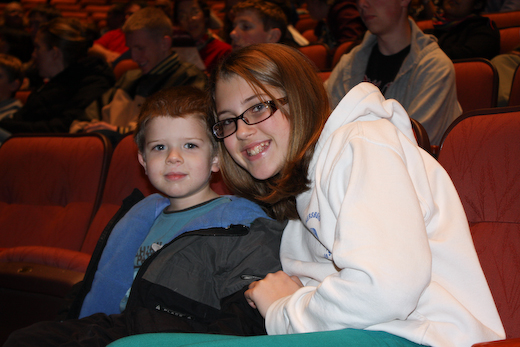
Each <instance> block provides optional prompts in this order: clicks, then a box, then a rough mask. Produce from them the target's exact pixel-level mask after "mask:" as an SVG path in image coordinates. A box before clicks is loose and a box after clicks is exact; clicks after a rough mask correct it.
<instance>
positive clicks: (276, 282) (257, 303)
mask: <svg viewBox="0 0 520 347" xmlns="http://www.w3.org/2000/svg"><path fill="white" fill-rule="evenodd" d="M301 287H303V284H302V282H300V279H299V278H298V277H296V276H291V277H289V275H287V274H286V273H285V272H283V271H278V272H276V273H270V274H268V275H267V276H265V278H264V279H263V280H260V281H256V282H253V283H251V284H250V285H249V289H248V290H247V291H246V292H245V293H244V295H245V297H246V299H247V301H248V302H249V305H251V307H253V308H256V309H258V311H259V312H260V314H261V315H262V317H264V318H265V315H266V313H267V309H268V308H269V306H271V304H272V303H273V302H275V301H276V300H278V299H280V298H283V297H286V296H289V295H291V294H293V293H294V292H295V291H297V290H298V289H300V288H301Z"/></svg>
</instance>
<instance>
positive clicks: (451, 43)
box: [427, 0, 500, 59]
mask: <svg viewBox="0 0 520 347" xmlns="http://www.w3.org/2000/svg"><path fill="white" fill-rule="evenodd" d="M485 4H486V0H458V1H444V2H443V5H442V11H439V12H437V14H436V15H435V17H434V18H433V27H434V29H433V31H432V33H433V35H435V37H437V39H438V40H439V41H438V43H439V46H440V47H441V49H442V50H443V51H444V53H446V55H447V56H448V57H449V58H450V59H467V58H478V57H480V58H486V59H491V58H493V57H494V56H496V55H497V54H499V53H500V31H499V30H498V28H497V26H496V24H495V23H494V22H493V21H492V20H491V19H489V18H488V17H483V16H481V15H480V13H481V12H482V10H483V9H484V6H485ZM427 32H429V31H427Z"/></svg>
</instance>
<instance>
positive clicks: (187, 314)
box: [69, 190, 285, 335]
mask: <svg viewBox="0 0 520 347" xmlns="http://www.w3.org/2000/svg"><path fill="white" fill-rule="evenodd" d="M141 198H142V194H141V193H140V192H139V191H137V190H136V191H134V193H133V194H132V195H131V196H130V197H128V198H127V199H125V201H124V203H123V206H122V208H121V210H120V211H119V212H118V213H117V214H116V216H114V218H113V220H112V221H111V222H110V223H109V224H108V225H107V228H106V229H105V230H104V231H103V233H102V235H101V237H100V240H99V242H98V245H97V246H96V250H95V251H94V253H93V255H92V259H91V262H90V264H89V267H88V269H87V272H86V274H85V278H84V283H83V285H82V287H81V289H80V291H79V293H78V296H77V297H76V301H75V302H74V305H73V306H72V309H71V311H70V312H69V318H75V317H77V315H78V314H79V311H80V308H81V305H82V303H83V299H84V298H85V296H86V294H87V293H88V292H89V291H90V288H91V284H92V281H93V279H94V274H95V272H96V271H97V264H98V263H99V259H100V258H101V254H102V253H103V250H104V248H105V245H106V241H107V240H108V238H109V236H110V233H111V231H112V229H113V227H114V226H115V225H116V224H117V223H118V221H119V220H120V219H121V218H122V217H123V216H124V215H125V214H126V212H127V211H128V210H130V209H131V207H132V206H133V205H134V204H136V203H137V202H138V201H140V200H141ZM284 227H285V223H279V222H277V221H274V220H271V219H267V218H257V219H256V220H254V221H253V222H252V224H251V225H250V226H249V227H246V226H244V225H231V226H230V227H228V228H210V229H202V230H197V231H190V232H187V233H184V234H182V235H180V236H178V237H176V238H175V239H173V240H172V241H171V242H169V243H168V244H166V245H164V247H162V248H161V249H160V250H158V251H157V252H155V253H154V254H152V255H150V257H148V258H147V259H146V260H145V261H144V263H143V265H142V266H141V267H140V269H139V272H138V274H137V276H136V278H135V279H134V281H133V284H132V290H131V293H130V297H129V299H128V302H127V305H126V309H125V311H124V312H123V314H122V315H123V316H124V319H125V320H126V323H125V324H126V326H127V329H128V331H127V334H128V335H134V334H139V333H149V332H199V333H217V334H228V335H261V334H266V332H265V325H264V319H263V318H262V316H261V315H260V314H259V313H258V311H257V310H256V309H253V308H251V306H249V304H248V303H247V302H246V299H245V297H244V291H245V290H246V289H247V287H248V285H249V284H250V283H251V282H253V281H255V280H257V279H259V278H263V277H265V276H266V275H267V274H268V273H270V272H276V271H278V270H281V265H280V259H279V248H280V240H281V235H282V231H283V228H284Z"/></svg>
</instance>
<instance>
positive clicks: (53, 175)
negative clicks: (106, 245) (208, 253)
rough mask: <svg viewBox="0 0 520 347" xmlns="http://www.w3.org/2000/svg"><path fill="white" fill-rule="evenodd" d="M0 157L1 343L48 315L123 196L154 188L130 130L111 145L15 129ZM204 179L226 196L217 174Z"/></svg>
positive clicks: (91, 137) (99, 139)
mask: <svg viewBox="0 0 520 347" xmlns="http://www.w3.org/2000/svg"><path fill="white" fill-rule="evenodd" d="M0 163H2V164H1V165H0V225H1V230H2V232H1V234H2V237H1V238H0V307H2V309H1V310H0V344H1V341H3V340H2V338H6V337H7V335H8V334H9V333H10V332H11V331H13V330H14V329H17V328H20V327H22V326H26V325H28V324H31V323H33V322H35V321H40V320H45V319H46V320H49V319H51V320H52V319H54V318H55V317H56V315H57V313H58V310H59V309H60V307H62V306H63V305H64V304H65V301H64V297H65V295H66V294H67V293H68V292H69V291H70V289H71V287H72V285H74V284H75V283H77V282H78V281H80V280H81V279H82V278H83V274H84V273H85V270H86V268H87V265H88V262H89V260H90V257H91V255H92V252H93V251H94V248H95V246H96V243H97V240H98V239H99V236H100V235H101V233H102V231H103V229H104V228H105V226H106V225H107V223H108V222H109V221H110V219H111V218H112V216H113V215H114V214H115V213H116V211H117V210H118V209H119V207H120V206H121V204H122V201H123V199H124V198H125V197H126V196H128V195H130V193H131V192H132V190H133V189H134V188H138V189H139V190H141V191H142V192H143V193H144V194H145V195H149V194H151V193H153V192H156V190H155V189H154V188H153V186H152V185H151V184H150V183H149V181H148V179H147V178H146V176H145V174H144V170H143V169H142V167H141V166H140V164H139V163H138V161H137V147H136V145H135V144H134V142H133V138H132V137H131V136H127V137H125V138H124V139H123V140H122V142H121V143H119V144H118V146H117V147H116V148H115V150H114V151H112V148H111V145H110V144H109V142H108V141H107V140H106V138H105V137H104V136H102V135H99V134H94V133H93V134H83V135H69V134H63V135H61V134H56V135H17V136H13V137H11V138H9V139H8V140H7V141H5V142H4V144H3V145H2V146H1V147H0ZM211 185H212V187H213V189H214V190H215V191H216V192H217V193H219V194H229V191H228V190H227V188H226V187H225V186H224V184H223V182H222V180H221V178H220V176H219V175H216V176H215V177H214V180H213V181H212V183H211ZM28 312H29V313H28Z"/></svg>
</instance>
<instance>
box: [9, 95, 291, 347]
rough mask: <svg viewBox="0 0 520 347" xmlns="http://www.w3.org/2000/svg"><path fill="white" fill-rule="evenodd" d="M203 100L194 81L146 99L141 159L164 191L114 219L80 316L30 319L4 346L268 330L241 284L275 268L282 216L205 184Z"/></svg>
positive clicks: (212, 161) (208, 138)
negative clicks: (33, 321)
mask: <svg viewBox="0 0 520 347" xmlns="http://www.w3.org/2000/svg"><path fill="white" fill-rule="evenodd" d="M205 105H207V102H206V96H205V93H204V92H202V91H200V90H198V89H196V88H194V87H176V88H173V89H170V90H164V91H161V92H158V93H157V94H155V95H153V96H151V97H150V98H148V99H147V100H146V102H145V103H144V105H143V107H142V109H141V113H140V116H139V120H138V125H137V129H136V133H135V141H136V143H137V145H138V149H139V154H138V159H139V162H140V163H141V164H142V165H143V167H144V169H145V172H146V174H147V175H148V178H149V179H150V181H151V182H152V184H153V185H154V186H155V187H156V188H157V189H158V190H159V191H161V192H162V193H163V194H164V196H166V197H163V196H161V195H159V194H154V195H151V196H149V197H147V198H145V199H143V200H141V201H140V202H138V203H137V204H136V205H134V206H133V207H132V208H131V209H130V211H128V213H127V214H126V215H125V216H124V217H123V218H122V219H121V220H120V221H119V222H118V223H117V224H116V226H115V227H114V229H113V230H112V232H111V233H110V237H109V238H108V241H107V243H106V246H105V247H104V250H103V253H102V256H101V259H100V260H99V264H98V267H97V271H96V272H95V276H94V280H93V282H92V284H91V285H92V287H91V289H90V292H89V293H88V295H87V296H86V297H85V300H84V301H83V306H82V309H81V315H80V316H81V317H85V318H82V319H79V320H78V319H73V320H67V321H63V322H42V323H37V324H35V325H33V326H30V327H28V328H25V329H22V330H19V331H17V332H15V333H13V334H12V335H11V336H10V338H9V339H8V341H7V342H6V344H5V345H4V346H16V345H24V343H25V344H26V345H30V344H31V343H33V345H38V346H47V345H52V346H59V345H61V344H65V343H72V342H74V343H75V344H74V345H75V346H77V345H79V346H92V345H105V344H108V343H109V342H111V341H114V340H116V339H119V338H121V337H124V336H128V335H134V334H139V333H146V332H166V331H178V332H205V333H221V334H234V335H257V334H265V328H264V322H263V319H262V318H261V316H260V315H259V314H258V313H257V311H256V310H254V309H252V308H251V307H250V306H249V305H248V304H247V302H246V300H245V298H244V295H243V292H244V291H245V290H246V289H247V286H248V285H249V284H250V283H251V282H253V281H254V280H256V279H258V278H262V277H264V276H265V275H267V273H269V272H274V271H277V270H279V269H280V261H279V256H278V253H279V243H280V237H281V232H282V230H283V225H281V224H280V223H277V222H275V221H273V220H271V219H269V218H268V217H267V216H266V214H265V213H264V211H263V210H262V209H261V208H260V207H259V206H258V205H256V204H254V203H252V202H250V201H248V200H246V199H242V198H237V197H233V196H218V195H217V194H216V193H215V192H214V191H212V190H211V188H210V186H209V180H210V176H211V173H212V172H216V171H217V170H218V158H217V155H216V153H217V151H216V142H215V139H214V138H213V136H212V134H211V131H210V127H209V126H208V124H207V123H206V117H207V114H208V111H207V109H206V106H205ZM89 268H90V266H89ZM87 275H88V273H87ZM86 277H87V276H86ZM134 278H135V279H134ZM130 287H131V290H130ZM128 292H129V296H128V295H127V294H128ZM127 298H128V300H127ZM120 305H121V307H120ZM120 308H122V309H123V310H124V311H123V313H122V314H116V313H119V312H120Z"/></svg>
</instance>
